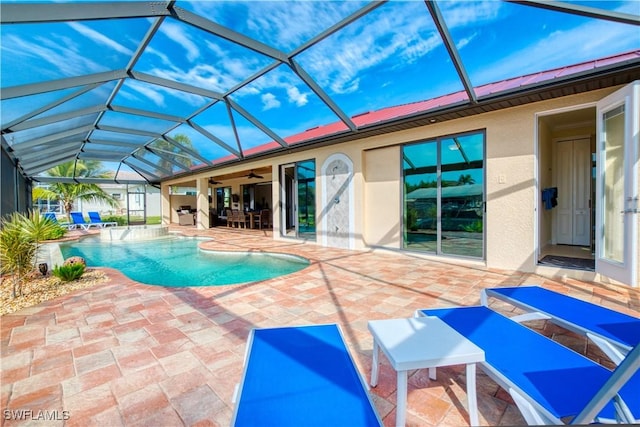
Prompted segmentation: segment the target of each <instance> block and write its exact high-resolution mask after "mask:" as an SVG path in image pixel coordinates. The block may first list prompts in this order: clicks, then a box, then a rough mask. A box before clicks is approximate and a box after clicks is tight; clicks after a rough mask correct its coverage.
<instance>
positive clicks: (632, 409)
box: [416, 306, 640, 425]
mask: <svg viewBox="0 0 640 427" xmlns="http://www.w3.org/2000/svg"><path fill="white" fill-rule="evenodd" d="M416 315H423V316H436V317H439V318H440V319H442V320H443V321H444V322H445V323H447V324H448V325H449V326H451V327H452V328H453V329H455V330H456V331H457V332H458V333H460V334H462V335H463V336H464V337H466V338H467V339H468V340H470V341H471V342H473V343H474V344H475V345H477V346H478V347H480V348H481V349H483V350H484V352H485V361H484V362H481V363H480V367H481V369H482V370H483V371H485V372H486V373H487V375H489V377H491V378H492V379H493V380H494V381H496V383H498V384H499V385H500V386H501V387H502V388H504V389H505V390H506V391H508V392H509V393H510V394H511V397H512V398H513V400H514V401H515V403H516V405H517V406H518V408H519V409H520V412H521V413H522V415H523V417H524V418H525V420H526V421H527V423H529V424H537V425H541V424H564V423H565V422H568V423H571V424H588V423H591V422H594V421H595V422H615V421H618V422H623V423H635V422H638V421H639V420H640V374H638V373H637V371H638V369H639V368H640V345H637V346H635V347H634V348H633V349H632V350H631V351H630V352H629V353H628V354H627V356H626V357H625V359H624V360H623V361H622V363H621V364H620V365H618V367H617V368H616V369H615V370H614V371H613V372H612V371H609V370H608V369H606V368H605V367H603V366H602V365H599V364H597V363H595V362H593V361H592V360H590V359H588V358H586V357H584V356H582V355H580V354H578V353H576V352H574V351H573V350H570V349H568V348H567V347H564V346H562V345H561V344H559V343H557V342H555V341H553V340H551V339H549V338H547V337H545V336H543V335H541V334H539V333H537V332H535V331H533V330H532V329H529V328H527V327H526V326H524V325H521V324H519V323H518V322H515V321H513V320H511V319H509V318H507V317H505V316H503V315H501V314H499V313H497V312H495V311H493V310H491V309H489V308H487V307H484V306H475V307H455V308H440V309H425V310H419V311H418V312H416Z"/></svg>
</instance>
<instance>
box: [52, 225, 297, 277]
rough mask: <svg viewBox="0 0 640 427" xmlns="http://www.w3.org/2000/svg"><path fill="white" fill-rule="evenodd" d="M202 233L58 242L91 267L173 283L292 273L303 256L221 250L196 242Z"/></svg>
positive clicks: (66, 254)
mask: <svg viewBox="0 0 640 427" xmlns="http://www.w3.org/2000/svg"><path fill="white" fill-rule="evenodd" d="M201 241H202V240H201V239H194V238H180V237H169V238H163V239H156V240H147V241H144V242H131V241H128V242H101V241H99V240H94V239H92V238H88V239H83V240H82V241H79V242H74V243H64V244H60V250H61V252H62V255H63V257H64V258H65V259H66V258H69V257H72V256H81V257H83V258H84V259H85V261H86V263H87V266H89V267H111V268H115V269H118V270H120V271H121V272H122V273H123V274H124V275H126V276H127V277H129V278H130V279H133V280H135V281H137V282H141V283H145V284H148V285H161V286H170V287H185V286H216V285H229V284H234V283H245V282H255V281H258V280H265V279H271V278H273V277H278V276H282V275H285V274H289V273H293V272H296V271H299V270H302V269H303V268H305V267H307V266H308V265H309V261H308V260H307V259H305V258H301V257H297V256H293V255H282V254H273V253H264V252H217V251H204V250H201V249H199V248H198V243H199V242H201Z"/></svg>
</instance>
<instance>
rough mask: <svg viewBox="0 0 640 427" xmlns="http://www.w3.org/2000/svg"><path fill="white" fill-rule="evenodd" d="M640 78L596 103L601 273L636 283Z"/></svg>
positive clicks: (622, 280)
mask: <svg viewBox="0 0 640 427" xmlns="http://www.w3.org/2000/svg"><path fill="white" fill-rule="evenodd" d="M639 102H640V81H636V82H634V83H631V84H630V85H627V86H625V87H624V88H623V89H620V90H619V91H617V92H615V93H613V94H611V95H609V96H607V97H606V98H604V99H602V100H601V101H600V102H598V105H597V151H598V159H597V162H596V163H597V171H596V198H597V200H598V204H597V205H598V209H597V211H596V272H598V273H600V274H602V275H604V276H607V277H610V278H612V279H614V280H617V281H619V282H622V283H626V284H629V285H632V286H637V284H638V282H637V270H638V215H639V214H638V212H639V209H640V206H639V203H638V148H637V147H638V141H639V139H640V136H639V135H638V133H639V132H640V123H639V122H640V108H639V105H638V103H639Z"/></svg>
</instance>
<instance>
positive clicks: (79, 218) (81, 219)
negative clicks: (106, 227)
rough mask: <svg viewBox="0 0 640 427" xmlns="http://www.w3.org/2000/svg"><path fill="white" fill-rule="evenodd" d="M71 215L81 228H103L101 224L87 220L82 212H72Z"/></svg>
mask: <svg viewBox="0 0 640 427" xmlns="http://www.w3.org/2000/svg"><path fill="white" fill-rule="evenodd" d="M69 215H71V220H72V221H73V223H74V224H75V225H76V226H79V227H80V228H82V229H83V230H88V229H89V228H91V227H98V228H102V225H101V224H96V223H93V222H87V221H85V219H84V215H82V212H70V213H69Z"/></svg>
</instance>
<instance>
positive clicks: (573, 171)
mask: <svg viewBox="0 0 640 427" xmlns="http://www.w3.org/2000/svg"><path fill="white" fill-rule="evenodd" d="M556 170H557V188H558V207H557V209H556V224H557V227H556V229H557V237H556V239H557V243H558V244H561V245H577V246H591V207H590V199H591V142H590V141H589V138H583V139H575V140H574V139H569V140H562V141H558V142H557V147H556Z"/></svg>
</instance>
